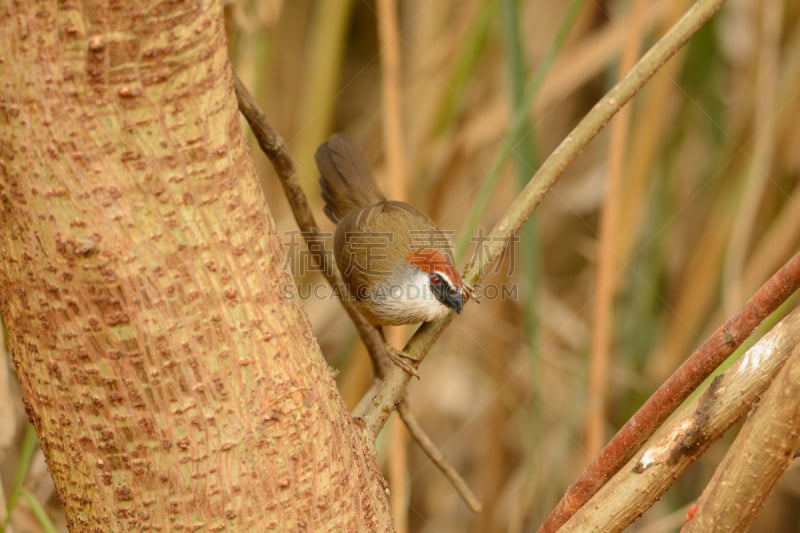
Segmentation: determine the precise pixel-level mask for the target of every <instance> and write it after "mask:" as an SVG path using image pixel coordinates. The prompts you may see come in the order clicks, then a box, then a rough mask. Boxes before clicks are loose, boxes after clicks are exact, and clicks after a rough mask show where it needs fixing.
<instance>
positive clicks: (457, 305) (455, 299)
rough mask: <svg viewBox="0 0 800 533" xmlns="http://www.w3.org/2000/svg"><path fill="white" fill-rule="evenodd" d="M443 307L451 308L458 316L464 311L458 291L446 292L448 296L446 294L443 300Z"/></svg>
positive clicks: (462, 301)
mask: <svg viewBox="0 0 800 533" xmlns="http://www.w3.org/2000/svg"><path fill="white" fill-rule="evenodd" d="M444 305H446V306H447V307H450V308H452V309H453V310H455V312H456V313H458V314H459V315H460V314H461V311H463V310H464V300H463V298H462V297H461V293H460V292H458V291H448V294H446V295H445V298H444Z"/></svg>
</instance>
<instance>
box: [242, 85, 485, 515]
mask: <svg viewBox="0 0 800 533" xmlns="http://www.w3.org/2000/svg"><path fill="white" fill-rule="evenodd" d="M234 80H235V89H236V97H237V99H238V101H239V111H241V113H242V115H244V117H245V118H246V119H247V122H248V124H250V128H251V129H252V130H253V135H255V137H256V140H257V141H258V144H259V146H260V147H261V150H262V151H263V152H264V153H265V154H266V155H267V157H269V160H270V162H271V163H272V166H273V168H274V169H275V172H276V173H277V174H278V177H279V178H280V182H281V185H282V186H283V189H284V192H285V194H286V198H287V199H288V200H289V205H290V206H291V208H292V213H293V214H294V217H295V221H296V222H297V225H298V226H299V227H300V230H301V232H302V233H303V235H304V236H305V237H306V239H307V240H310V239H312V238H314V237H316V236H318V235H319V227H318V226H317V223H316V221H315V220H314V215H313V213H312V212H311V208H310V207H309V204H308V200H307V198H306V195H305V192H304V191H303V189H302V187H301V186H300V182H299V181H298V180H297V178H296V176H295V170H294V164H293V162H292V159H291V157H290V156H289V154H288V152H287V151H286V147H285V146H284V144H283V140H282V139H281V137H280V136H279V135H278V134H277V133H276V132H275V130H273V129H272V128H271V127H270V125H269V123H268V122H267V119H266V117H265V116H264V114H263V113H262V112H261V110H260V109H259V108H258V106H257V105H256V103H255V101H254V100H253V97H252V96H251V95H250V93H249V92H248V91H247V89H246V88H245V86H244V84H243V83H242V81H241V80H240V79H239V77H238V76H234ZM309 252H310V253H311V254H312V255H313V256H314V257H315V259H316V261H317V262H318V264H319V265H321V266H322V271H323V273H324V274H325V277H326V278H327V280H328V282H329V283H330V284H331V286H333V287H334V290H335V291H336V292H337V294H339V295H340V299H341V301H342V305H344V307H345V309H346V310H347V312H348V314H349V315H350V318H351V319H352V320H353V323H354V324H355V325H356V328H358V331H359V333H360V334H361V338H362V340H363V341H364V344H365V345H366V346H367V349H368V351H369V353H370V357H372V363H373V367H374V369H375V375H376V376H377V377H378V378H382V377H383V376H384V375H385V374H386V372H387V370H388V368H389V366H390V365H388V364H387V361H386V356H385V355H384V354H385V349H386V347H385V344H384V339H383V337H382V336H381V334H380V332H379V331H378V330H376V329H375V328H374V327H372V325H370V324H369V323H368V322H367V321H366V320H365V319H364V317H362V316H361V314H360V313H359V312H358V311H357V310H356V309H355V308H354V307H353V306H352V304H351V303H350V301H349V299H348V297H347V296H346V295H347V289H346V288H345V287H344V286H343V284H341V282H340V281H339V279H340V277H339V274H338V270H337V267H336V263H335V262H334V261H333V260H332V258H331V257H330V254H329V253H328V252H326V251H325V250H324V248H323V247H322V246H309ZM342 295H345V296H342ZM406 372H407V373H408V371H406ZM411 372H413V368H412V369H411ZM401 418H402V419H403V422H404V423H405V424H406V426H407V427H408V430H409V433H410V434H411V435H412V436H413V437H414V440H415V441H416V442H417V444H419V446H420V447H421V448H422V450H423V451H424V452H425V454H426V455H427V456H428V457H430V459H431V461H433V462H434V464H435V465H436V466H437V467H438V468H439V469H440V470H442V472H444V474H445V476H447V478H448V479H449V480H450V481H451V483H453V486H454V487H455V489H456V491H457V492H458V493H459V495H461V497H462V498H463V499H464V501H465V502H466V503H467V505H468V506H469V508H470V509H472V510H473V511H474V512H479V511H480V509H481V504H480V502H479V501H478V500H477V498H476V497H475V495H474V494H473V493H472V491H470V489H469V487H467V486H466V483H465V482H464V480H463V479H462V478H461V477H460V476H459V475H458V473H457V472H456V471H455V469H454V468H453V467H452V466H450V465H449V464H448V463H447V460H446V459H445V457H444V454H443V453H442V452H441V451H440V450H439V449H438V448H437V447H436V445H435V444H434V443H433V441H432V440H431V439H430V438H429V437H428V436H427V435H426V434H425V431H424V430H423V429H422V427H421V426H420V425H419V424H418V423H417V422H416V420H414V418H413V417H412V415H411V414H410V413H409V412H408V411H407V410H405V409H404V410H403V411H401Z"/></svg>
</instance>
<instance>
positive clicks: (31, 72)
mask: <svg viewBox="0 0 800 533" xmlns="http://www.w3.org/2000/svg"><path fill="white" fill-rule="evenodd" d="M231 91H232V80H231V73H230V69H229V65H228V60H227V55H226V47H225V39H224V34H223V28H222V20H221V7H220V6H219V5H218V4H217V3H213V2H174V3H171V2H162V1H151V0H140V1H137V2H99V1H97V2H92V1H89V2H75V3H72V2H56V1H49V2H36V3H33V2H16V3H12V2H4V3H3V5H2V6H0V163H1V164H0V252H2V260H0V313H2V316H3V319H4V320H5V324H6V327H7V328H8V333H9V345H10V347H11V351H12V353H13V358H14V364H15V366H16V369H17V372H18V374H19V379H20V382H21V384H22V389H23V395H24V399H25V402H26V406H27V410H28V415H29V417H30V419H31V421H32V422H33V423H34V425H35V427H36V430H37V433H38V435H39V438H40V442H41V444H42V447H43V449H44V452H45V457H46V458H47V462H48V466H49V468H50V471H51V473H52V475H53V479H54V481H55V484H56V487H57V489H58V493H59V496H60V497H61V499H62V500H63V503H64V507H65V510H66V513H67V517H68V519H69V520H70V524H71V528H72V529H73V530H75V531H86V530H96V531H146V530H201V529H202V530H204V531H222V530H226V531H234V530H239V531H257V530H264V529H269V528H277V529H280V530H297V529H309V530H333V531H346V530H365V531H366V530H368V531H382V530H387V529H391V526H390V525H389V522H388V520H389V518H388V509H387V502H386V495H385V488H384V484H383V478H382V477H381V475H380V473H379V471H378V470H377V467H376V464H375V461H374V455H373V450H372V448H371V444H370V443H369V442H368V440H367V439H366V438H365V432H363V431H362V430H361V428H359V427H357V426H356V425H355V424H354V423H353V421H352V419H351V418H350V417H349V416H348V414H347V412H346V408H345V405H344V403H343V402H342V401H341V399H340V397H339V395H338V393H337V392H336V389H335V384H334V381H333V379H332V375H331V372H330V370H329V368H328V367H327V365H326V364H325V362H324V360H323V359H322V358H321V356H320V353H319V348H318V346H317V344H316V342H315V340H314V339H313V336H312V334H311V329H310V326H309V323H308V320H307V317H306V315H305V313H304V311H303V309H302V307H301V305H300V303H299V301H298V299H297V298H296V294H295V291H294V284H293V281H292V279H291V277H290V276H289V275H288V274H287V273H286V272H285V271H284V270H283V269H282V267H281V265H282V250H281V246H280V241H279V239H278V237H277V235H276V234H275V229H274V226H273V222H272V220H271V218H270V216H269V213H268V211H267V209H266V206H265V205H264V199H263V195H262V192H261V191H260V190H259V189H258V185H257V182H256V179H255V176H254V172H253V167H252V163H251V161H250V158H249V155H248V153H247V147H246V145H245V143H244V142H243V139H242V132H241V130H240V125H239V117H238V113H237V109H236V99H235V97H234V96H233V94H232V92H231Z"/></svg>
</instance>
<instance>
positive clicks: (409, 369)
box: [384, 343, 419, 379]
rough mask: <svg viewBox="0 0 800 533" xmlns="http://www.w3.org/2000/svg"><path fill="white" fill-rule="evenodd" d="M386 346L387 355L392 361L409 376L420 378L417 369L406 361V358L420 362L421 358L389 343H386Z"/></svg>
mask: <svg viewBox="0 0 800 533" xmlns="http://www.w3.org/2000/svg"><path fill="white" fill-rule="evenodd" d="M384 348H386V356H387V357H388V358H389V359H390V360H391V361H392V363H394V364H395V365H397V366H398V367H400V368H401V369H402V370H403V371H404V372H405V373H406V374H408V375H409V376H413V377H415V378H417V379H419V374H417V370H416V369H415V368H414V367H413V366H411V365H410V364H408V363H407V362H406V360H408V361H414V362H418V361H419V359H417V358H416V357H414V356H412V355H410V354H408V353H406V352H404V351H403V350H398V349H397V348H394V347H392V346H389V344H388V343H387V344H384Z"/></svg>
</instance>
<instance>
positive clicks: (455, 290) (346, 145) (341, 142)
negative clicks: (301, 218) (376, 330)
mask: <svg viewBox="0 0 800 533" xmlns="http://www.w3.org/2000/svg"><path fill="white" fill-rule="evenodd" d="M314 159H315V160H316V162H317V167H319V171H320V173H321V177H320V180H319V182H320V186H321V188H322V198H323V200H324V201H325V208H324V210H325V214H326V215H327V216H328V218H329V219H331V221H332V222H334V223H335V224H336V230H335V232H334V236H333V254H334V257H335V259H336V264H337V265H338V267H339V271H340V272H341V274H342V281H343V282H344V284H345V286H346V287H347V289H348V290H349V292H350V297H352V298H353V299H354V300H355V302H356V306H357V308H358V309H359V311H360V312H361V314H363V315H364V317H365V318H366V319H367V320H368V321H369V322H370V323H371V324H373V325H375V326H385V325H398V324H415V323H419V322H428V321H431V320H436V319H439V318H442V317H444V316H445V315H447V313H449V312H450V311H451V310H453V311H456V312H457V313H461V310H462V307H463V304H464V301H465V300H466V298H468V297H469V296H471V295H472V287H470V286H469V285H467V284H466V283H464V282H463V281H462V279H461V276H460V275H459V273H458V271H457V270H456V268H455V266H453V254H452V244H451V242H450V239H449V238H448V236H447V234H446V233H445V232H443V231H442V230H440V229H439V228H438V226H437V225H436V223H435V222H434V221H433V220H431V219H430V218H429V217H428V216H426V215H425V214H423V213H421V212H420V211H419V210H417V209H416V208H414V207H412V206H410V205H409V204H407V203H404V202H395V201H391V200H387V199H386V198H384V196H383V194H381V192H380V190H378V186H377V184H376V182H375V178H374V177H373V176H372V171H371V170H370V168H369V163H368V162H367V158H366V155H365V154H364V152H363V150H362V149H361V146H360V145H359V144H358V143H357V142H356V141H355V140H354V139H352V138H350V137H347V136H345V135H342V134H334V135H333V136H331V138H330V139H328V140H327V141H326V142H325V143H323V144H322V145H320V147H319V148H318V149H317V152H316V154H315V155H314Z"/></svg>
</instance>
